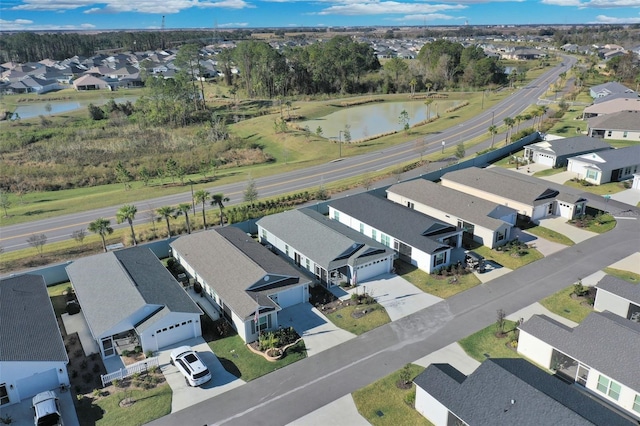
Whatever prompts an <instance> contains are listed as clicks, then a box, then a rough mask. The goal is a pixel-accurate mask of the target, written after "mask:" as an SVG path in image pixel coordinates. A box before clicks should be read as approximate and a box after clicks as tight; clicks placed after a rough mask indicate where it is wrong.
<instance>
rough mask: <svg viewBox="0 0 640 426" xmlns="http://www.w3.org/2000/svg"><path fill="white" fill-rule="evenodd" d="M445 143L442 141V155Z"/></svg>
mask: <svg viewBox="0 0 640 426" xmlns="http://www.w3.org/2000/svg"><path fill="white" fill-rule="evenodd" d="M445 144H446V142H445V141H442V153H443V154H444V146H445Z"/></svg>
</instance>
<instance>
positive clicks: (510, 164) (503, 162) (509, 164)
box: [493, 149, 524, 169]
mask: <svg viewBox="0 0 640 426" xmlns="http://www.w3.org/2000/svg"><path fill="white" fill-rule="evenodd" d="M514 156H515V157H523V156H524V149H521V150H520V151H517V152H514V153H512V154H511V155H507V156H506V157H504V158H502V159H500V160H498V161H496V162H495V163H493V165H494V166H498V167H502V168H505V169H515V168H516V163H515V161H514V160H513V157H514ZM520 166H521V167H522V165H520Z"/></svg>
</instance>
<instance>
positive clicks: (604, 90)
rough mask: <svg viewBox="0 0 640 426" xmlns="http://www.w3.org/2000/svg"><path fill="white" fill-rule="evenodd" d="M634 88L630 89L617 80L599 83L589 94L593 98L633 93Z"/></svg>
mask: <svg viewBox="0 0 640 426" xmlns="http://www.w3.org/2000/svg"><path fill="white" fill-rule="evenodd" d="M632 92H633V90H631V89H629V88H628V87H627V86H624V85H622V84H620V83H618V82H616V81H610V82H608V83H603V84H598V85H597V86H593V87H592V88H591V89H589V94H590V95H591V97H592V98H594V99H596V98H602V97H605V96H608V95H612V94H615V93H632Z"/></svg>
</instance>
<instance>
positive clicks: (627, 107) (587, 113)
mask: <svg viewBox="0 0 640 426" xmlns="http://www.w3.org/2000/svg"><path fill="white" fill-rule="evenodd" d="M630 95H631V94H629V93H624V95H623V96H615V95H610V96H605V97H604V98H599V99H601V102H598V103H594V104H593V105H589V106H588V107H586V108H585V109H584V111H583V112H582V118H583V119H589V118H593V117H598V116H600V115H607V114H613V113H616V112H621V111H640V98H639V97H638V95H637V94H636V93H635V92H634V93H633V96H630ZM614 96H615V97H614ZM610 98H611V99H610Z"/></svg>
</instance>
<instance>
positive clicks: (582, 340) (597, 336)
mask: <svg viewBox="0 0 640 426" xmlns="http://www.w3.org/2000/svg"><path fill="white" fill-rule="evenodd" d="M519 328H520V336H519V339H518V353H519V354H521V355H523V356H526V357H527V358H529V359H531V360H532V361H534V362H535V363H536V364H538V365H541V366H543V367H545V368H548V369H550V370H553V371H555V372H556V373H557V374H559V375H561V376H563V377H565V378H566V379H568V380H571V381H575V383H577V384H579V385H581V386H584V387H585V388H586V389H587V390H588V391H589V393H590V394H592V395H596V396H598V397H599V398H601V399H603V400H605V401H607V402H608V403H610V404H613V405H615V406H617V407H619V408H620V409H622V410H624V411H626V412H627V413H628V414H630V415H632V416H634V417H635V418H636V419H637V420H640V374H638V371H639V370H638V368H639V366H640V363H639V362H638V348H640V323H637V322H633V321H629V320H628V319H626V318H622V317H620V316H618V315H616V314H613V313H611V312H593V313H591V314H589V316H587V318H585V319H584V320H583V321H582V322H581V323H580V324H579V325H578V326H576V327H575V328H571V327H567V326H566V325H564V324H561V323H559V322H557V321H555V320H553V319H551V318H549V317H547V316H545V315H534V316H533V317H531V318H530V319H529V320H528V321H526V322H525V323H524V324H522V325H521V326H520V327H519Z"/></svg>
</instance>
